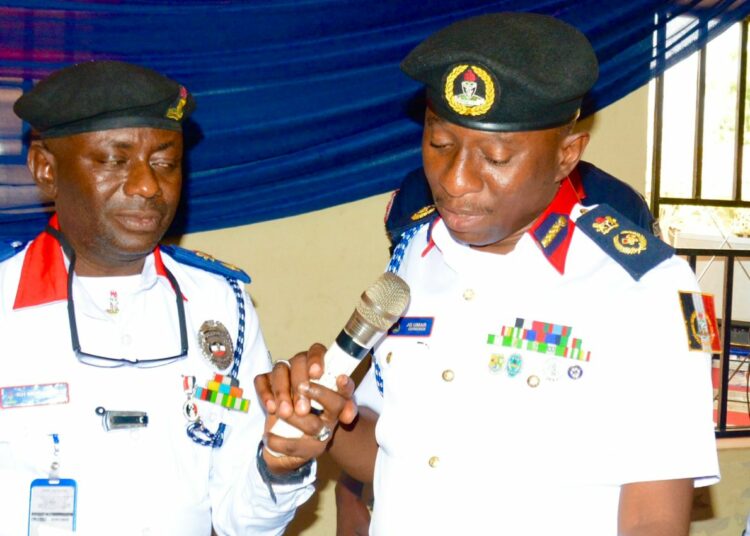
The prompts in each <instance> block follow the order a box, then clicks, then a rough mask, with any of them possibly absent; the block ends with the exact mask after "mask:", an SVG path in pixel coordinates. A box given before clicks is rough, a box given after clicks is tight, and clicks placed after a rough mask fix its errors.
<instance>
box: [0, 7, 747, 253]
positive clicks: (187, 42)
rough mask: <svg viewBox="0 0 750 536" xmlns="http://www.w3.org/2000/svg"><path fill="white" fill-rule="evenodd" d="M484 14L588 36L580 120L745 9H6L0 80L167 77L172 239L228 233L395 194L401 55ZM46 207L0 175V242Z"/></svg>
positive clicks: (408, 108)
mask: <svg viewBox="0 0 750 536" xmlns="http://www.w3.org/2000/svg"><path fill="white" fill-rule="evenodd" d="M492 11H534V12H538V13H545V14H550V15H554V16H557V17H559V18H561V19H563V20H566V21H568V22H570V23H571V24H573V25H575V26H576V27H578V28H579V29H580V30H581V31H583V32H584V33H585V34H586V35H587V36H588V37H589V39H590V40H591V41H592V43H593V45H594V48H595V49H596V52H597V55H598V57H599V61H600V63H601V68H600V70H601V74H600V78H599V81H598V83H597V85H596V86H595V88H594V90H593V91H592V92H591V94H590V95H589V97H588V98H587V99H586V101H585V104H584V110H583V113H584V115H587V114H590V113H593V112H594V111H596V110H599V109H601V108H602V107H604V106H606V105H608V104H610V103H612V102H614V101H616V100H617V99H619V98H621V97H623V96H625V95H627V94H628V93H629V92H631V91H633V90H634V89H636V88H638V87H640V86H642V85H643V84H645V83H646V82H648V81H649V80H650V79H651V78H652V77H654V76H656V75H657V74H659V73H660V72H662V71H663V70H664V69H665V68H668V67H669V66H671V65H672V64H674V63H675V62H676V61H679V60H680V59H682V58H684V57H685V56H686V55H688V54H690V53H691V52H693V51H695V50H696V49H697V48H699V47H701V46H702V45H703V44H705V43H706V42H707V40H709V39H711V38H713V37H715V36H716V35H718V34H720V33H721V32H722V31H723V30H724V29H726V28H727V27H728V26H729V25H730V24H732V23H734V22H737V21H739V20H741V19H742V18H744V17H745V16H747V15H748V13H750V2H746V1H744V0H734V1H729V0H726V1H723V0H712V1H706V0H701V1H697V0H694V1H691V0H674V1H669V2H656V1H649V0H628V1H626V2H623V1H622V0H616V1H612V0H578V1H568V0H537V1H533V0H524V1H517V0H498V1H486V0H431V1H430V2H419V1H416V2H415V1H414V0H388V1H385V2H377V1H375V2H373V1H364V0H359V1H357V0H296V1H292V0H265V1H248V2H240V1H232V0H224V1H207V0H204V1H198V0H180V1H174V2H167V1H151V2H145V1H128V2H118V1H116V0H98V1H87V2H75V1H62V0H58V1H52V0H47V1H44V0H27V1H18V0H6V1H5V2H3V6H2V7H0V82H2V79H3V78H4V77H5V78H21V79H23V80H29V81H30V80H35V79H38V78H40V77H43V76H44V75H46V74H48V73H50V72H51V71H53V70H55V69H58V68H60V67H62V66H65V65H68V64H70V63H74V62H80V61H86V60H91V59H105V58H113V59H121V60H125V61H130V62H134V63H139V64H142V65H146V66H149V67H152V68H154V69H156V70H158V71H161V72H163V73H165V74H167V75H169V76H171V77H173V78H175V79H177V80H179V81H180V82H182V83H183V84H184V85H186V86H187V87H188V88H189V89H190V90H191V91H192V92H193V93H194V94H195V96H196V99H197V102H198V110H197V112H196V113H195V114H194V117H193V119H194V121H193V123H192V124H191V125H190V126H189V128H188V129H187V131H186V137H187V138H188V139H189V141H190V144H191V148H190V150H189V153H188V157H187V173H186V181H185V188H184V194H183V207H182V211H181V217H180V218H179V219H178V221H177V222H176V223H175V226H174V228H173V232H175V233H181V232H193V231H200V230H207V229H217V228H224V227H230V226H235V225H240V224H247V223H252V222H258V221H263V220H268V219H273V218H278V217H282V216H289V215H294V214H299V213H303V212H307V211H312V210H316V209H320V208H324V207H328V206H332V205H336V204H340V203H344V202H348V201H352V200H356V199H361V198H364V197H367V196H370V195H374V194H378V193H382V192H386V191H389V190H393V189H394V188H396V187H397V186H398V184H399V183H400V181H401V179H402V178H403V177H404V176H405V174H406V173H407V172H408V171H409V170H411V169H414V168H415V167H418V166H419V165H420V156H419V142H420V132H421V126H420V124H419V122H418V115H419V112H420V106H421V105H420V100H419V95H420V88H419V86H418V85H417V84H416V83H414V82H413V81H411V80H410V79H408V78H407V77H406V76H405V75H403V74H402V73H401V72H400V71H399V68H398V64H399V62H400V60H401V59H402V58H403V57H404V56H405V55H406V53H407V52H408V51H409V50H411V48H412V47H413V46H415V45H416V44H417V43H418V42H419V41H421V40H422V39H424V38H425V37H426V36H427V35H429V34H430V33H432V32H434V31H435V30H437V29H439V28H441V27H443V26H445V25H447V24H449V23H450V22H452V21H455V20H457V19H461V18H465V17H468V16H471V15H476V14H480V13H485V12H492ZM6 106H7V104H6ZM2 162H3V161H2V160H1V159H0V164H2ZM6 163H7V161H6ZM0 167H5V166H0ZM49 209H50V207H49V203H45V202H44V201H43V200H41V199H39V197H38V194H37V193H36V190H35V189H34V187H33V185H32V184H31V182H30V178H29V177H28V174H27V173H25V172H24V173H21V172H19V171H18V170H16V172H15V173H9V172H6V173H5V174H4V175H3V174H2V173H0V238H5V239H8V238H15V239H26V238H29V237H31V236H33V235H34V234H36V233H37V232H38V231H39V229H41V228H42V226H43V224H44V222H45V221H46V219H47V217H48V211H49Z"/></svg>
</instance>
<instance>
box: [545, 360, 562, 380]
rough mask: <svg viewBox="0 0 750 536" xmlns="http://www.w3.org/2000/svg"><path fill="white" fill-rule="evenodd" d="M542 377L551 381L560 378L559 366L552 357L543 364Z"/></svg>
mask: <svg viewBox="0 0 750 536" xmlns="http://www.w3.org/2000/svg"><path fill="white" fill-rule="evenodd" d="M544 377H545V378H546V379H547V380H549V381H551V382H556V381H557V380H559V379H560V367H559V366H558V364H557V361H556V360H555V359H554V358H553V359H550V360H549V361H547V362H546V363H545V364H544Z"/></svg>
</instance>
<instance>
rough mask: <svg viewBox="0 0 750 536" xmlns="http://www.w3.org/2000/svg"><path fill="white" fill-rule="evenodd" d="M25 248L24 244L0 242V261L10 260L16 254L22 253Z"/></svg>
mask: <svg viewBox="0 0 750 536" xmlns="http://www.w3.org/2000/svg"><path fill="white" fill-rule="evenodd" d="M25 246H26V243H25V242H18V241H16V242H2V241H0V261H4V260H6V259H10V258H11V257H13V256H15V255H16V254H18V253H20V252H21V251H23V248H24V247H25Z"/></svg>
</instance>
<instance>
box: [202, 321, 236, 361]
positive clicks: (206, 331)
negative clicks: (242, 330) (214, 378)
mask: <svg viewBox="0 0 750 536" xmlns="http://www.w3.org/2000/svg"><path fill="white" fill-rule="evenodd" d="M198 344H199V345H200V347H201V351H202V352H203V356H204V357H205V358H206V359H208V360H209V361H210V362H211V364H212V365H213V366H215V367H216V368H217V369H219V370H224V369H226V368H228V367H229V365H231V364H232V359H233V358H234V346H233V345H232V337H230V336H229V331H227V328H225V327H224V324H222V323H221V322H219V321H218V320H206V321H205V322H203V325H202V326H201V329H200V330H199V331H198Z"/></svg>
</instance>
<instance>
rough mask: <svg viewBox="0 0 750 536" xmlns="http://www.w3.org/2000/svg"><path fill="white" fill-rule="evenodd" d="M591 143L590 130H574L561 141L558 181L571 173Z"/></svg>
mask: <svg viewBox="0 0 750 536" xmlns="http://www.w3.org/2000/svg"><path fill="white" fill-rule="evenodd" d="M588 144H589V133H588V132H574V133H571V134H567V135H566V136H565V137H564V138H563V139H562V140H561V142H560V163H559V169H560V174H559V175H558V179H557V180H558V181H561V180H563V179H564V178H565V177H567V176H568V175H570V172H571V171H573V169H574V168H575V167H576V166H577V165H578V162H580V160H581V157H582V156H583V151H584V150H585V149H586V146H587V145H588Z"/></svg>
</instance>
